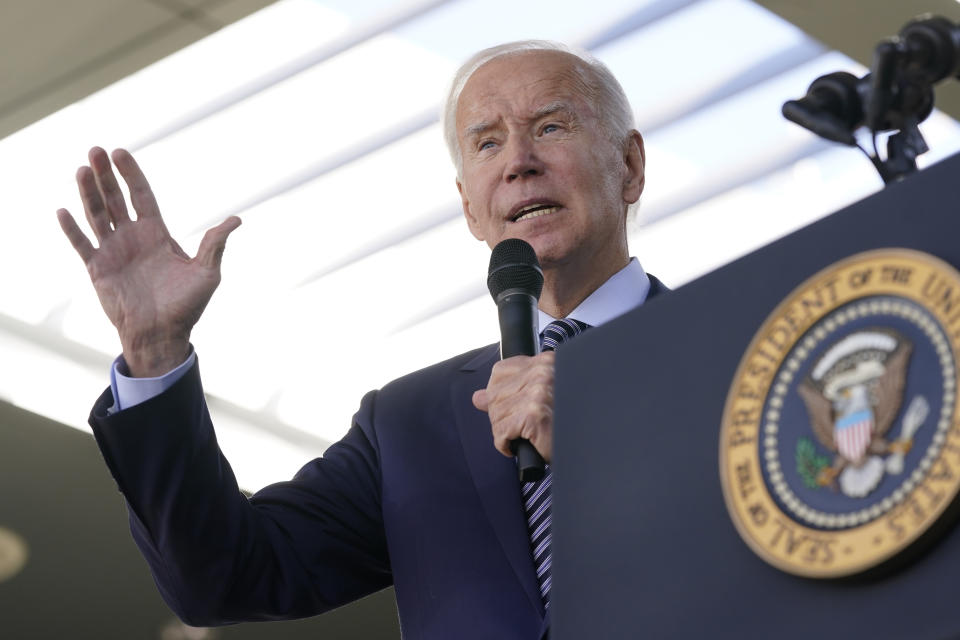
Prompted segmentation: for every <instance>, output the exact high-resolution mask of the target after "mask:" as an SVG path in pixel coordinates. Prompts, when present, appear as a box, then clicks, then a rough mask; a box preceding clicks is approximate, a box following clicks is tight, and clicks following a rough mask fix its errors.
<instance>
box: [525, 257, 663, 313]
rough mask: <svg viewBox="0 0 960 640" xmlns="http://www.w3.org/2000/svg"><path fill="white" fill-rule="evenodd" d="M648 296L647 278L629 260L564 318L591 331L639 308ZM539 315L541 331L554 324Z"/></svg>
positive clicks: (635, 263)
mask: <svg viewBox="0 0 960 640" xmlns="http://www.w3.org/2000/svg"><path fill="white" fill-rule="evenodd" d="M648 293H650V277H649V276H648V275H647V272H646V271H644V270H643V267H642V266H640V261H639V260H637V259H636V258H631V259H630V262H628V263H627V266H625V267H624V268H623V269H620V271H617V272H616V273H615V274H613V275H612V276H610V278H609V279H608V280H607V281H606V282H604V283H603V284H602V285H600V287H599V288H598V289H597V290H596V291H594V292H593V293H591V294H590V295H589V296H587V298H586V299H585V300H584V301H583V302H581V303H580V304H579V305H578V306H577V308H576V309H574V310H573V311H571V312H570V313H569V314H568V315H567V317H568V318H574V319H576V320H579V321H580V322H585V323H587V324H588V325H590V326H591V327H598V326H600V325H601V324H603V323H605V322H609V321H610V320H613V319H614V318H616V317H617V316H622V315H623V314H625V313H626V312H627V311H630V310H632V309H635V308H637V307H639V306H640V305H642V304H643V302H644V300H646V299H647V294H648ZM538 311H539V310H538ZM539 313H540V330H541V331H542V330H543V328H544V327H546V326H547V325H548V324H550V323H551V322H553V321H554V320H556V318H554V317H553V316H551V315H550V314H548V313H544V312H543V311H540V312H539Z"/></svg>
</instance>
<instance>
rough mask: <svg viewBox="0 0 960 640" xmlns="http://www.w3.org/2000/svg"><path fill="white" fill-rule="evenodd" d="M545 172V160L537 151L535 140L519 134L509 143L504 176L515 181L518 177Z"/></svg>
mask: <svg viewBox="0 0 960 640" xmlns="http://www.w3.org/2000/svg"><path fill="white" fill-rule="evenodd" d="M542 173H543V162H542V161H541V160H540V157H539V156H538V155H537V153H536V149H535V148H534V144H533V141H532V140H530V139H529V138H526V137H522V136H517V137H514V138H513V139H512V140H510V142H509V143H508V144H507V163H506V165H505V166H504V172H503V178H504V180H506V181H507V182H513V181H514V180H517V179H518V178H524V177H531V176H538V175H541V174H542Z"/></svg>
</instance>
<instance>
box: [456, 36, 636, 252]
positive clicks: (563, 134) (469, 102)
mask: <svg viewBox="0 0 960 640" xmlns="http://www.w3.org/2000/svg"><path fill="white" fill-rule="evenodd" d="M580 64H582V63H581V62H580V61H579V60H578V59H577V58H576V57H575V56H572V55H570V54H567V53H564V52H559V51H529V52H522V53H517V54H512V55H506V56H502V57H500V58H496V59H494V60H492V61H490V62H488V63H486V64H484V65H483V66H482V67H480V68H479V69H478V70H477V71H475V72H474V74H473V75H472V76H471V78H470V80H469V81H468V82H467V84H466V86H465V87H464V89H463V91H462V93H461V94H460V99H459V102H458V103H457V113H456V126H457V139H458V141H459V144H460V152H461V157H462V160H463V173H462V177H461V179H460V180H458V182H457V188H458V189H459V190H460V195H461V197H462V199H463V209H464V213H465V215H466V218H467V223H468V225H469V226H470V231H471V232H472V233H473V235H474V236H476V237H477V238H478V239H480V240H483V241H485V242H486V243H487V244H488V245H489V246H490V247H491V248H492V247H494V246H495V245H496V244H497V243H499V242H500V241H501V240H504V239H505V238H522V239H524V240H526V241H527V242H529V243H530V244H531V245H532V246H533V248H534V250H535V251H536V253H537V256H538V257H539V258H540V262H541V264H542V265H543V267H544V268H545V269H549V268H551V267H554V266H558V265H563V264H566V263H568V262H570V261H584V260H586V261H591V262H593V261H597V260H599V261H601V262H602V261H604V260H608V259H609V258H610V255H611V254H616V255H617V256H618V258H617V259H618V260H620V261H621V262H622V261H625V259H626V255H627V253H626V221H625V216H626V205H627V204H629V203H631V202H635V201H636V200H637V199H638V198H639V197H640V193H641V191H642V190H643V147H642V140H641V139H640V136H639V134H635V135H634V136H633V137H632V138H631V142H630V143H629V144H627V143H624V144H615V143H614V142H612V141H611V140H610V138H609V136H608V135H606V134H605V133H604V131H603V129H602V128H601V126H600V122H599V119H598V114H597V112H596V109H595V107H594V105H593V104H592V102H591V101H590V99H589V98H587V97H586V96H588V95H589V93H588V88H587V86H586V85H585V84H584V82H583V76H582V75H581V73H580V72H579V71H578V69H579V65H580ZM621 256H622V257H621ZM619 266H623V265H622V264H620V265H619ZM618 268H619V267H618Z"/></svg>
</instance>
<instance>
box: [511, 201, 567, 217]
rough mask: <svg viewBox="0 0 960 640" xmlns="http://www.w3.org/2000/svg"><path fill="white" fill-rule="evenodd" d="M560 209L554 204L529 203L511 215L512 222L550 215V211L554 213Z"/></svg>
mask: <svg viewBox="0 0 960 640" xmlns="http://www.w3.org/2000/svg"><path fill="white" fill-rule="evenodd" d="M559 210H560V207H558V206H557V205H555V204H544V203H540V204H531V205H527V206H525V207H521V208H520V210H519V211H517V212H516V213H515V214H514V215H513V222H520V221H522V220H530V219H532V218H539V217H540V216H546V215H550V214H551V213H556V212H557V211H559Z"/></svg>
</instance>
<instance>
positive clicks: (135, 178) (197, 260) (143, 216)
mask: <svg viewBox="0 0 960 640" xmlns="http://www.w3.org/2000/svg"><path fill="white" fill-rule="evenodd" d="M88 157H89V162H90V164H89V165H87V166H83V167H80V168H79V169H78V170H77V175H76V178H77V186H78V188H79V190H80V199H81V201H82V202H83V209H84V214H85V216H86V219H87V222H88V223H89V225H90V229H91V230H92V231H93V235H94V237H95V238H96V241H97V245H98V246H97V247H94V245H93V243H92V242H91V241H90V239H89V238H88V237H87V235H86V234H84V232H83V231H82V230H81V229H80V227H79V225H78V224H77V222H76V220H74V218H73V216H72V215H71V214H70V213H69V212H68V211H67V210H66V209H60V210H58V211H57V219H58V220H59V222H60V227H61V229H63V232H64V234H65V235H66V236H67V238H68V239H69V241H70V244H71V245H73V248H74V249H75V250H76V252H77V254H79V256H80V258H81V259H82V260H83V263H84V265H85V266H86V267H87V272H88V273H89V274H90V280H91V281H92V283H93V286H94V289H95V290H96V292H97V296H98V297H99V298H100V304H101V305H102V306H103V310H104V312H105V313H106V314H107V317H108V318H109V319H110V322H112V323H113V325H114V326H115V327H116V329H117V333H118V334H119V336H120V343H121V345H122V346H123V355H124V359H125V360H126V362H127V365H128V366H129V368H130V373H131V375H133V376H135V377H148V376H157V375H162V374H163V373H166V372H167V371H170V370H171V369H173V368H174V367H176V366H177V365H179V364H180V363H182V362H183V361H184V360H185V359H186V357H187V356H188V355H189V349H190V345H189V340H190V332H191V330H192V329H193V326H194V325H195V324H196V322H197V320H199V319H200V315H201V314H202V313H203V310H204V308H206V306H207V303H208V302H209V301H210V297H211V296H212V295H213V292H214V291H215V290H216V288H217V286H218V285H219V284H220V263H221V259H222V257H223V252H224V248H225V246H226V241H227V236H229V235H230V233H231V232H232V231H233V230H234V229H236V228H237V227H238V226H240V219H239V218H237V217H236V216H231V217H229V218H227V219H226V220H225V221H223V222H222V223H220V224H219V225H217V226H215V227H213V228H211V229H209V230H208V231H207V232H206V234H205V235H204V237H203V240H202V242H201V243H200V247H199V249H198V250H197V255H196V256H194V257H193V258H191V257H190V256H188V255H187V254H186V253H185V252H184V251H183V249H181V248H180V245H179V244H177V242H176V241H175V240H174V239H173V238H172V237H171V236H170V233H169V232H168V231H167V227H166V225H165V224H164V222H163V218H162V217H161V215H160V209H159V207H158V206H157V201H156V198H155V197H154V194H153V190H152V189H151V188H150V185H149V183H148V182H147V179H146V177H145V176H144V175H143V172H142V171H141V170H140V167H139V166H138V165H137V163H136V161H135V160H134V158H133V156H132V155H131V154H130V153H129V152H127V151H125V150H122V149H118V150H116V151H114V152H113V154H112V159H113V164H112V165H111V157H108V156H107V153H106V152H105V151H104V150H103V149H101V148H99V147H94V148H93V149H91V150H90V153H89V156H88ZM114 166H115V167H116V169H117V171H118V172H119V173H120V176H121V177H122V178H123V180H124V181H125V182H126V184H127V187H128V189H129V191H130V203H131V205H132V207H133V211H134V212H135V214H136V216H135V217H131V215H130V211H129V209H128V208H127V203H126V201H125V199H124V195H123V192H122V191H121V189H120V185H119V183H118V182H117V178H116V176H115V174H114V170H113V168H114Z"/></svg>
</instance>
